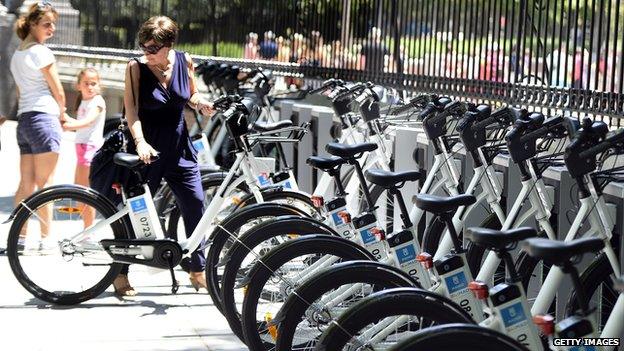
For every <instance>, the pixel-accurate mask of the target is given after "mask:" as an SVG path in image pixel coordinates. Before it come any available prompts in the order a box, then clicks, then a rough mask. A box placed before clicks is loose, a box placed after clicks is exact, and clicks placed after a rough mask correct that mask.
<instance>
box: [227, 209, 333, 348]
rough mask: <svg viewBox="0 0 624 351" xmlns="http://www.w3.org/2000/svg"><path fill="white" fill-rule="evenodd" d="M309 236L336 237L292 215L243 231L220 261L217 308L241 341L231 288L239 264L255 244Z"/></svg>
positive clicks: (312, 221) (317, 224) (329, 230)
mask: <svg viewBox="0 0 624 351" xmlns="http://www.w3.org/2000/svg"><path fill="white" fill-rule="evenodd" d="M286 234H287V235H293V234H294V235H311V234H325V235H330V236H338V234H337V233H336V232H335V231H334V230H333V229H332V228H330V227H329V226H327V225H326V224H324V223H322V222H318V221H316V220H315V219H313V218H301V217H296V216H288V217H277V218H274V219H271V220H268V221H266V222H263V223H260V224H258V225H256V226H255V227H253V228H252V229H250V230H249V231H247V232H245V233H244V234H243V235H241V236H240V237H239V239H238V240H237V241H236V242H235V243H234V244H233V245H232V247H231V248H230V249H229V250H228V252H227V254H226V257H225V258H224V261H225V262H226V265H225V269H224V270H223V277H222V279H221V307H222V308H223V310H222V313H223V315H224V316H225V318H226V319H227V321H228V324H229V325H230V329H232V331H233V332H234V334H236V335H237V336H238V337H239V338H240V339H241V340H243V329H242V325H241V315H240V313H239V311H238V309H237V306H236V299H235V292H234V290H235V285H236V283H237V277H238V276H239V273H240V270H241V264H242V263H243V261H244V259H245V258H246V257H247V255H248V254H249V252H250V250H253V249H254V248H256V247H257V246H258V245H260V244H262V243H263V242H266V241H267V240H271V239H274V238H277V237H279V236H282V235H286Z"/></svg>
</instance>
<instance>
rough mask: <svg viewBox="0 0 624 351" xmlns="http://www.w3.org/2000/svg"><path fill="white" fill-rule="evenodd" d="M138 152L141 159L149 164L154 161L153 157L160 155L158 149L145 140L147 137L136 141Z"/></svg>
mask: <svg viewBox="0 0 624 351" xmlns="http://www.w3.org/2000/svg"><path fill="white" fill-rule="evenodd" d="M136 152H137V155H139V158H140V159H141V161H143V162H144V163H145V164H148V165H149V164H150V163H152V157H156V156H158V151H156V150H154V148H153V147H152V145H150V144H149V143H148V142H147V141H145V139H140V140H139V141H138V142H137V143H136Z"/></svg>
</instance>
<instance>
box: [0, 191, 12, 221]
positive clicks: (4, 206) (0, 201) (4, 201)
mask: <svg viewBox="0 0 624 351" xmlns="http://www.w3.org/2000/svg"><path fill="white" fill-rule="evenodd" d="M13 198H14V196H4V197H0V213H7V214H9V213H11V212H12V211H13ZM2 221H4V218H0V222H2Z"/></svg>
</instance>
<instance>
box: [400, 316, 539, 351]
mask: <svg viewBox="0 0 624 351" xmlns="http://www.w3.org/2000/svg"><path fill="white" fill-rule="evenodd" d="M412 350H462V351H528V349H527V348H525V347H524V346H522V345H520V344H518V343H517V342H516V341H515V340H513V339H512V338H510V337H508V336H507V335H504V334H502V333H500V332H497V331H495V330H492V329H486V328H483V327H481V326H478V325H473V324H455V323H453V324H444V325H440V326H436V327H432V328H428V329H424V330H422V331H420V332H417V333H416V334H415V335H414V336H412V337H411V338H409V339H407V340H405V341H403V342H401V343H400V344H398V345H396V346H394V347H393V348H391V349H390V351H412Z"/></svg>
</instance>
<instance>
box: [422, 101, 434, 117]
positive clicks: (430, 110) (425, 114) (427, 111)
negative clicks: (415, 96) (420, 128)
mask: <svg viewBox="0 0 624 351" xmlns="http://www.w3.org/2000/svg"><path fill="white" fill-rule="evenodd" d="M437 109H438V108H437V107H436V105H434V104H433V103H431V102H430V103H429V104H427V106H426V107H425V108H424V109H423V110H422V111H420V113H419V114H418V119H425V118H427V117H428V116H429V115H431V114H432V113H434V112H435V111H436V110H437Z"/></svg>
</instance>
